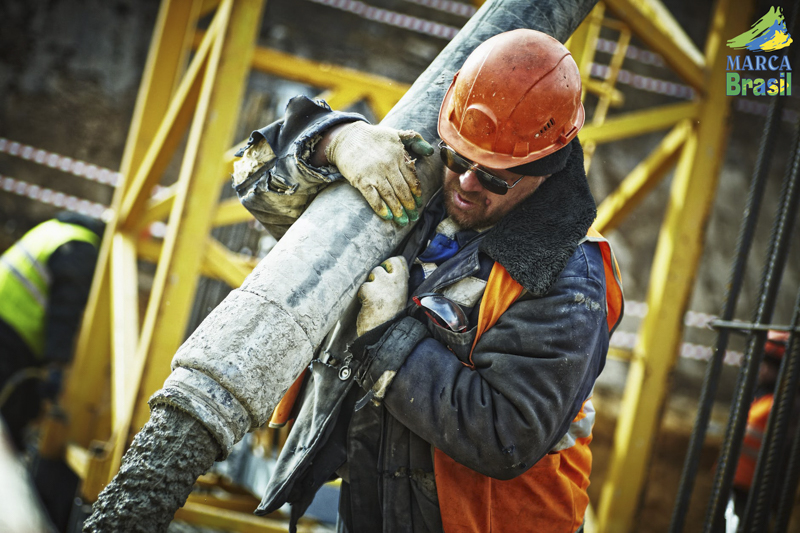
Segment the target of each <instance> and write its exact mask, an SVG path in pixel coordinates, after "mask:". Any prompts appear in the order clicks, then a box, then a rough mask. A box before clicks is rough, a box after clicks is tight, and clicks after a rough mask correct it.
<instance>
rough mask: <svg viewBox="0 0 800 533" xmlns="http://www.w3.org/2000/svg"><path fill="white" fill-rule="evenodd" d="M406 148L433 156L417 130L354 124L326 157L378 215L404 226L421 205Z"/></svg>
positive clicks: (344, 129)
mask: <svg viewBox="0 0 800 533" xmlns="http://www.w3.org/2000/svg"><path fill="white" fill-rule="evenodd" d="M406 149H408V150H411V151H413V152H414V153H415V154H416V155H421V156H429V155H431V154H432V153H433V148H432V147H431V145H430V144H428V143H427V142H425V140H424V139H423V138H422V137H421V136H420V134H419V133H417V132H415V131H411V130H395V129H393V128H388V127H386V126H373V125H371V124H367V123H365V122H353V123H351V124H348V125H346V126H344V127H342V128H341V129H340V130H339V131H338V133H337V134H336V136H335V137H334V138H333V140H332V141H331V143H330V144H329V145H328V147H327V148H326V149H325V155H326V156H327V158H328V161H329V162H330V163H332V164H334V165H336V167H337V168H338V169H339V172H341V174H342V176H344V178H345V179H346V180H347V181H348V182H350V185H352V186H353V187H355V188H356V189H358V190H359V191H360V192H361V194H362V195H363V196H364V198H365V199H366V200H367V203H369V205H370V207H372V210H373V211H375V212H376V213H377V214H378V216H380V217H381V218H383V219H384V220H392V219H394V221H395V222H396V223H397V224H399V225H400V226H405V225H406V224H408V222H409V221H412V222H413V221H415V220H417V219H418V218H419V213H418V212H417V209H418V208H419V207H420V206H421V205H422V187H421V185H420V182H419V180H418V179H417V174H416V171H415V169H414V161H415V160H414V159H412V158H411V156H409V154H408V152H407V151H406Z"/></svg>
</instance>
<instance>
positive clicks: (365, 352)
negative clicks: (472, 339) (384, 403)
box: [348, 316, 430, 411]
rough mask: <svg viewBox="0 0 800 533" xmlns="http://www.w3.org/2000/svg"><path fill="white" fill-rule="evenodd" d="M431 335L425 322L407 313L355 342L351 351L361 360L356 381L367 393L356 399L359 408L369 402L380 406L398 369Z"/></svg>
mask: <svg viewBox="0 0 800 533" xmlns="http://www.w3.org/2000/svg"><path fill="white" fill-rule="evenodd" d="M429 336H430V333H428V328H426V327H425V325H424V324H423V323H422V322H420V321H419V320H417V319H416V318H413V317H410V316H407V317H403V318H399V317H398V319H396V320H392V321H390V322H385V323H384V324H382V325H380V326H378V327H377V328H374V329H372V330H370V331H369V332H367V333H366V334H365V335H362V336H360V337H358V338H357V339H356V340H355V341H353V344H351V345H350V346H349V347H348V351H349V352H350V354H352V356H353V359H355V360H356V361H358V363H359V365H358V368H357V369H356V375H355V380H356V383H358V385H359V386H360V387H361V388H362V389H364V390H365V391H366V392H367V394H366V395H365V396H364V397H363V398H361V399H360V400H359V401H358V402H356V405H355V409H356V411H358V410H360V409H361V408H362V407H364V406H365V405H366V404H367V402H369V401H372V403H373V404H374V405H376V406H377V405H380V402H381V400H383V398H384V396H385V395H386V391H387V390H388V389H389V385H391V383H392V380H393V379H394V377H395V375H396V374H397V370H398V369H399V368H400V367H401V366H403V363H405V361H406V358H407V357H408V355H409V354H410V353H411V351H412V350H413V349H414V348H415V347H416V346H417V344H419V342H420V341H422V340H423V339H425V338H427V337H429Z"/></svg>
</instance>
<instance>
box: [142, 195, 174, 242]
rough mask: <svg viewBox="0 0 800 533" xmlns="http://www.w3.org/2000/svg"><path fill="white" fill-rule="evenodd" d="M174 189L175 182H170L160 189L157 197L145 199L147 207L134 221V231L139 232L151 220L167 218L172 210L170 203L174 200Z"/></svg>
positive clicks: (150, 222)
mask: <svg viewBox="0 0 800 533" xmlns="http://www.w3.org/2000/svg"><path fill="white" fill-rule="evenodd" d="M175 190H176V184H172V185H170V186H169V187H167V189H166V190H164V191H161V193H160V194H159V195H158V197H155V198H150V199H149V200H148V201H147V207H146V208H145V210H144V211H143V212H142V213H141V214H140V215H139V218H138V220H137V221H136V228H135V230H134V231H136V232H140V231H142V230H143V229H145V228H146V227H147V226H149V225H150V224H152V223H153V222H156V221H159V220H167V217H169V213H170V211H172V203H173V202H174V201H175Z"/></svg>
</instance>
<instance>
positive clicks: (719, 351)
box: [669, 98, 783, 533]
mask: <svg viewBox="0 0 800 533" xmlns="http://www.w3.org/2000/svg"><path fill="white" fill-rule="evenodd" d="M782 110H783V99H782V98H773V99H772V100H771V102H770V106H769V112H768V113H767V120H766V122H765V123H764V132H763V134H762V135H761V143H760V145H759V148H758V156H757V158H756V164H755V168H754V170H753V178H752V180H751V182H750V190H749V192H748V194H747V200H746V202H745V208H744V218H743V219H742V224H741V226H740V228H739V236H738V238H737V242H736V254H735V256H734V257H735V260H734V262H733V266H732V267H731V274H730V281H729V283H728V290H727V294H726V295H725V303H724V304H723V310H722V314H721V315H720V318H721V319H722V320H726V321H729V320H732V319H733V316H734V313H735V312H736V304H737V303H738V301H739V295H740V293H741V291H742V286H743V285H744V275H745V270H746V267H747V258H748V256H749V254H750V249H751V248H752V244H753V239H754V237H755V230H756V225H757V223H758V215H759V213H760V211H761V204H762V202H763V199H764V191H765V190H766V185H767V177H768V175H769V168H770V163H771V162H772V155H773V152H774V146H775V136H776V134H777V132H778V129H779V127H780V123H781V113H782ZM729 338H730V330H728V329H722V330H720V331H719V333H718V335H717V342H716V346H715V348H714V354H713V356H712V358H711V361H710V362H709V364H708V366H707V367H706V373H705V376H704V378H703V385H702V389H701V392H700V400H699V406H698V411H697V418H696V419H695V424H694V429H693V430H692V435H691V437H690V439H689V449H688V451H687V452H686V459H685V461H684V465H683V471H682V473H681V481H680V485H679V486H678V495H677V499H676V501H675V507H674V508H673V511H672V520H671V523H670V529H669V530H670V532H671V533H680V532H681V531H683V527H684V524H685V522H686V515H687V513H688V511H689V502H690V499H691V496H692V491H693V490H694V482H695V479H696V477H697V469H698V465H699V464H700V454H701V453H702V450H703V444H704V442H705V438H706V431H707V430H708V423H709V420H711V410H712V408H713V406H714V398H715V397H716V395H717V388H718V386H719V378H720V374H721V372H722V362H723V360H724V358H725V352H726V350H727V349H728V340H729Z"/></svg>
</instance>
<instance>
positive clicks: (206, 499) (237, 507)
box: [186, 491, 260, 515]
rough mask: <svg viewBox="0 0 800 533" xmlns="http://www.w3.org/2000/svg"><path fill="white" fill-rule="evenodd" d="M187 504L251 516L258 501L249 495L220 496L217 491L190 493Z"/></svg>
mask: <svg viewBox="0 0 800 533" xmlns="http://www.w3.org/2000/svg"><path fill="white" fill-rule="evenodd" d="M186 501H187V502H189V503H197V504H200V505H207V506H209V507H214V508H217V509H227V510H229V511H237V512H240V513H248V514H250V515H252V514H253V510H254V509H255V508H256V507H258V504H259V503H260V500H258V499H256V498H255V497H254V496H251V495H249V494H227V493H226V494H224V495H221V494H220V492H219V491H216V492H215V493H213V494H212V493H209V492H201V493H198V492H192V493H191V494H189V498H188V499H187V500H186Z"/></svg>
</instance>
